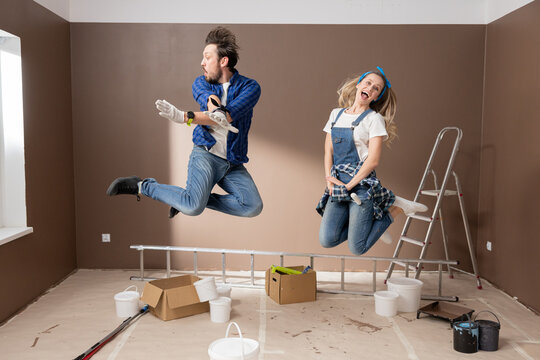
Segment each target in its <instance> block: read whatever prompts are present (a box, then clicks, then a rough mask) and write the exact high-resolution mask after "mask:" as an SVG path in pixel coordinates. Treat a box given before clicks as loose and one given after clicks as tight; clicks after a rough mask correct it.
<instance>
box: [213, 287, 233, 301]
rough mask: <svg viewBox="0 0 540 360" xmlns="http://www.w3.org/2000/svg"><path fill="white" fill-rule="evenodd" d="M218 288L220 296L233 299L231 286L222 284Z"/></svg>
mask: <svg viewBox="0 0 540 360" xmlns="http://www.w3.org/2000/svg"><path fill="white" fill-rule="evenodd" d="M216 288H217V292H218V295H219V296H225V297H228V298H230V297H231V285H227V284H220V285H217V286H216Z"/></svg>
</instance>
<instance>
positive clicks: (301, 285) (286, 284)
mask: <svg viewBox="0 0 540 360" xmlns="http://www.w3.org/2000/svg"><path fill="white" fill-rule="evenodd" d="M287 267H288V268H289V269H294V270H298V271H302V270H304V269H305V268H306V267H305V266H287ZM265 284H266V294H267V295H268V296H270V297H271V298H272V300H274V301H275V302H277V303H278V304H293V303H299V302H304V301H315V300H316V299H317V274H316V272H315V271H313V270H311V269H310V270H309V271H308V272H307V273H305V274H298V275H287V274H280V273H278V272H275V273H272V270H271V269H268V270H266V282H265Z"/></svg>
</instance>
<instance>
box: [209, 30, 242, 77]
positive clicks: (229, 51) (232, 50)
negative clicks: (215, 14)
mask: <svg viewBox="0 0 540 360" xmlns="http://www.w3.org/2000/svg"><path fill="white" fill-rule="evenodd" d="M210 44H214V45H216V46H217V53H218V56H219V58H220V59H221V58H223V57H225V56H226V57H228V58H229V63H228V65H227V66H228V68H229V69H231V70H234V67H235V66H236V63H237V62H238V58H239V56H238V49H239V47H238V44H236V36H234V34H233V33H232V32H231V31H230V30H229V29H226V28H224V27H222V26H218V27H217V28H215V29H213V30H212V31H210V32H209V33H208V35H207V36H206V45H210Z"/></svg>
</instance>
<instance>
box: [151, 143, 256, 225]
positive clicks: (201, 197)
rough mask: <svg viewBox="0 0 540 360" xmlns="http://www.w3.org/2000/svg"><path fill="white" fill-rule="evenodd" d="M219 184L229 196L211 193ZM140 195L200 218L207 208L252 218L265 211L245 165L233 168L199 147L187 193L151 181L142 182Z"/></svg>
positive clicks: (191, 165) (195, 149)
mask: <svg viewBox="0 0 540 360" xmlns="http://www.w3.org/2000/svg"><path fill="white" fill-rule="evenodd" d="M216 184H217V185H219V186H220V187H221V188H222V189H223V190H225V191H226V192H227V195H219V194H213V193H211V191H212V189H213V187H214V185H216ZM141 192H142V194H144V195H146V196H148V197H151V198H152V199H154V200H159V201H161V202H164V203H165V204H168V205H170V206H172V207H174V208H175V209H176V210H178V211H180V212H181V213H182V214H185V215H190V216H195V215H199V214H201V213H202V212H203V210H204V208H209V209H212V210H216V211H221V212H223V213H226V214H230V215H236V216H243V217H253V216H257V215H259V214H260V213H261V211H262V208H263V205H262V199H261V196H260V195H259V191H258V190H257V186H255V183H254V182H253V179H252V178H251V175H249V172H248V171H247V170H246V168H245V167H244V165H233V164H231V163H230V162H229V161H227V160H225V159H222V158H220V157H218V156H215V155H213V154H210V153H209V152H208V151H206V149H205V148H204V147H202V146H197V145H195V146H194V147H193V151H192V152H191V155H190V158H189V164H188V177H187V183H186V188H185V189H184V188H181V187H179V186H173V185H166V184H159V183H158V182H157V181H156V180H155V179H152V178H149V179H145V180H144V181H143V183H142V189H141Z"/></svg>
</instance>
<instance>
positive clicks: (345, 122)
mask: <svg viewBox="0 0 540 360" xmlns="http://www.w3.org/2000/svg"><path fill="white" fill-rule="evenodd" d="M340 110H341V108H337V109H334V110H332V112H331V113H330V118H329V119H328V122H327V123H326V125H325V127H324V131H325V132H327V133H329V134H330V133H331V132H332V128H331V127H332V123H333V122H334V120H335V119H336V116H337V114H338V113H339V111H340ZM359 115H360V114H347V113H346V112H345V111H344V112H343V113H342V114H341V116H340V117H339V119H338V121H337V122H336V124H335V125H334V127H338V128H350V127H351V125H352V123H353V122H354V120H356V119H357V118H358V116H359ZM353 135H354V144H355V145H356V151H358V157H359V158H360V161H364V160H366V158H367V156H368V144H369V139H371V138H373V137H375V136H384V139H383V140H386V139H387V138H388V133H387V132H386V126H385V123H384V118H383V116H382V115H381V114H379V113H376V112H375V111H372V112H371V113H370V114H369V115H367V116H366V117H365V118H364V119H363V120H362V121H361V122H360V124H358V126H357V127H355V128H354V134H353Z"/></svg>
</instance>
